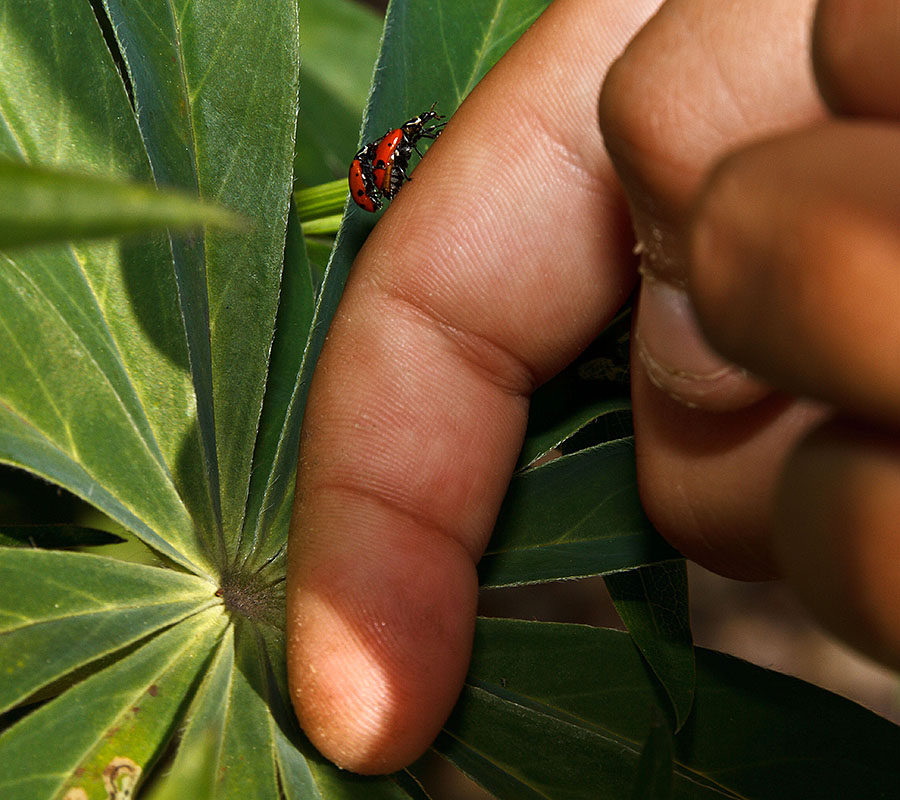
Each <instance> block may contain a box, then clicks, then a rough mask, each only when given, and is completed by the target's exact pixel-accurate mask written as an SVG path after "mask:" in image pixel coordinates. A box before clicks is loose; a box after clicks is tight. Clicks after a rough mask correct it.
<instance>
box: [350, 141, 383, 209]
mask: <svg viewBox="0 0 900 800" xmlns="http://www.w3.org/2000/svg"><path fill="white" fill-rule="evenodd" d="M376 146H377V142H369V143H368V144H367V145H366V146H365V147H363V148H362V149H361V150H360V151H359V152H358V153H357V154H356V156H354V158H353V161H352V162H351V163H350V177H349V178H348V180H349V182H350V196H351V197H352V198H353V201H354V202H355V203H356V205H358V206H359V207H360V208H362V209H365V210H366V211H378V209H379V208H381V200H379V199H378V190H377V189H376V188H375V177H374V175H373V174H372V162H373V161H374V159H375V148H376Z"/></svg>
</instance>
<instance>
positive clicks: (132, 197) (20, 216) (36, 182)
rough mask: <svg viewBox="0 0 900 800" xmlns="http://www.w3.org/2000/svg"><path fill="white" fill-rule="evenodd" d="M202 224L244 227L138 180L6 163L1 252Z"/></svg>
mask: <svg viewBox="0 0 900 800" xmlns="http://www.w3.org/2000/svg"><path fill="white" fill-rule="evenodd" d="M199 225H221V226H225V227H231V228H236V227H241V225H240V220H239V218H238V217H236V216H235V215H234V214H231V213H229V212H228V211H226V210H225V209H221V208H218V207H216V206H212V205H209V204H207V203H200V202H198V201H197V200H196V199H195V198H193V197H191V196H190V195H187V194H185V193H183V192H172V191H159V190H157V189H156V188H155V187H154V186H147V185H144V184H139V183H134V182H133V181H127V182H126V181H122V180H111V179H109V178H104V177H98V176H96V175H82V174H78V173H71V172H62V171H60V170H50V169H45V168H42V167H33V166H28V165H27V164H17V163H15V162H7V161H0V247H2V248H10V247H19V246H22V245H27V244H32V245H33V244H41V243H46V242H59V241H66V240H69V239H79V238H96V237H100V236H117V235H121V234H127V233H133V232H135V231H140V230H145V229H148V228H164V227H166V226H172V227H177V228H191V227H197V226H199Z"/></svg>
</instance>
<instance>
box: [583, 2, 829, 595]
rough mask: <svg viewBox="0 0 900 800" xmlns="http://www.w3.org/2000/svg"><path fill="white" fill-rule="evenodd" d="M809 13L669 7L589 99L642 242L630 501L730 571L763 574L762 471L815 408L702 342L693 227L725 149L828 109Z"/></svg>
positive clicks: (801, 9) (782, 6) (789, 6)
mask: <svg viewBox="0 0 900 800" xmlns="http://www.w3.org/2000/svg"><path fill="white" fill-rule="evenodd" d="M813 10H814V3H813V1H812V0H804V2H801V3H797V2H796V0H767V2H759V0H740V2H736V3H730V4H728V9H727V11H724V10H723V6H722V4H721V3H720V2H717V0H686V1H684V0H670V2H668V3H666V4H665V5H664V6H663V7H662V9H661V10H660V12H659V13H658V14H657V15H656V16H655V17H654V18H653V19H652V20H651V21H650V22H649V23H648V25H647V26H646V27H645V28H644V29H643V30H642V31H641V32H640V34H639V35H638V36H637V37H636V38H635V39H634V41H633V42H632V43H631V44H630V45H629V47H628V48H627V49H626V51H625V53H624V54H623V56H622V57H621V58H620V59H619V60H618V61H617V62H616V63H615V64H614V65H613V67H612V68H611V70H610V72H609V75H608V77H607V80H606V82H605V84H604V88H603V93H602V95H601V102H600V119H601V129H602V131H603V134H604V141H605V143H606V146H607V148H608V149H609V150H610V152H611V154H612V157H613V161H614V163H615V165H616V168H617V171H618V173H619V175H620V176H621V178H622V181H623V184H624V187H625V189H626V192H627V195H628V200H629V206H630V208H631V212H632V216H633V219H634V224H635V228H636V231H637V237H638V240H639V242H640V247H641V249H642V251H643V252H642V254H641V256H642V267H641V269H642V272H643V274H644V279H643V282H642V287H641V292H640V297H639V301H638V306H637V314H636V323H635V327H634V335H633V345H632V375H633V380H632V396H633V403H634V422H635V436H636V446H637V453H638V480H639V485H640V489H641V496H642V499H643V501H644V505H645V507H646V509H647V511H648V514H649V515H650V518H651V519H652V520H653V522H654V523H655V524H656V526H657V527H658V528H659V529H660V531H661V532H662V533H663V534H664V535H665V536H666V537H667V538H668V539H669V540H670V541H671V542H672V543H673V544H674V545H675V546H676V547H678V548H679V549H680V550H681V551H682V552H684V553H685V554H686V555H688V556H690V557H692V558H694V559H696V560H698V561H699V562H700V563H702V564H705V565H706V566H708V567H710V568H713V569H716V570H718V571H720V572H724V573H726V574H729V575H732V576H734V577H743V578H762V577H770V576H772V575H773V574H775V571H776V567H775V565H774V563H773V561H772V558H771V552H770V546H769V536H770V533H771V524H772V491H773V489H774V481H773V475H774V474H775V473H774V470H775V469H777V466H778V464H780V463H781V461H782V460H783V459H784V457H785V455H786V453H787V452H788V450H789V448H790V446H791V444H792V442H793V441H795V440H796V438H797V437H798V436H800V435H801V434H802V432H803V430H804V429H805V427H806V426H808V424H810V420H811V419H814V418H815V417H816V416H817V414H818V412H816V411H815V410H814V409H808V408H798V409H791V408H789V407H788V405H787V404H786V403H785V401H784V399H783V398H780V399H779V398H775V399H772V398H769V397H767V395H768V392H769V389H768V387H767V386H766V384H764V383H763V382H761V381H760V380H758V379H754V378H752V377H751V376H750V375H749V374H748V373H747V372H746V371H744V370H743V369H742V368H739V367H736V366H735V365H734V362H733V361H730V360H726V359H725V358H723V357H722V356H720V355H719V354H718V353H717V352H716V351H714V350H713V349H712V348H711V347H710V346H709V345H708V344H707V341H706V338H705V336H704V335H703V334H702V333H701V331H700V330H699V327H698V324H697V320H696V312H695V310H694V307H693V301H692V299H691V297H690V295H689V293H688V289H689V286H688V285H687V284H688V278H687V262H688V254H689V225H690V220H691V212H692V209H693V205H694V203H695V201H696V198H697V194H698V192H699V191H700V189H701V187H702V186H703V182H704V179H705V177H706V175H707V173H708V171H709V170H710V169H711V168H712V166H713V165H714V164H715V163H716V162H717V161H718V160H719V159H720V158H721V157H722V155H723V154H724V153H726V152H729V151H730V150H732V149H734V148H736V147H738V146H740V145H742V144H745V143H747V142H748V141H753V140H755V139H756V138H758V137H760V136H762V135H764V134H766V133H771V132H773V131H778V130H783V129H785V128H788V127H791V126H795V125H798V124H803V123H807V122H809V121H810V120H816V119H821V118H823V117H824V116H825V108H824V105H823V103H822V101H821V100H820V98H819V97H818V94H817V91H816V86H815V82H814V79H813V74H812V69H811V66H810V61H809V54H808V48H809V39H810V25H811V19H812V14H813ZM635 98H640V100H639V101H636V100H635ZM776 410H777V413H776ZM710 442H715V443H716V446H715V447H712V446H709V443H710ZM735 489H737V491H734V490H735Z"/></svg>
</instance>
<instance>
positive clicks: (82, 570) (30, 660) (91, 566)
mask: <svg viewBox="0 0 900 800" xmlns="http://www.w3.org/2000/svg"><path fill="white" fill-rule="evenodd" d="M0 586H2V587H3V599H2V602H0V664H2V665H3V672H2V674H3V680H2V681H0V712H3V711H6V710H7V709H9V708H11V707H12V706H14V705H15V704H17V703H19V702H21V701H22V700H24V699H26V698H28V697H29V695H31V694H32V693H33V692H34V691H36V690H37V689H40V688H41V687H43V686H46V685H47V684H48V683H50V682H51V681H53V680H55V679H57V678H60V677H62V676H64V675H66V674H67V673H69V672H70V671H71V670H73V669H75V668H76V667H80V666H82V665H83V664H86V663H88V662H90V661H93V660H95V659H98V658H101V657H103V656H107V655H109V654H111V653H113V652H115V651H116V650H119V649H120V648H123V647H125V646H126V645H130V644H132V643H134V642H137V641H139V640H140V639H142V638H144V637H145V636H148V635H149V634H151V633H154V632H155V631H157V630H159V629H160V628H164V627H167V626H169V625H172V624H173V623H175V622H178V621H179V620H182V619H184V618H185V617H188V616H190V615H192V614H195V613H197V611H198V610H200V609H202V608H204V607H205V606H208V605H210V603H211V601H212V600H214V598H213V592H214V590H215V587H213V586H212V585H211V584H210V583H209V582H208V581H205V580H203V579H201V578H196V577H194V576H191V575H182V574H179V573H177V572H174V571H172V570H170V569H156V568H154V567H145V566H141V565H139V564H127V563H124V562H121V561H116V560H113V559H109V558H102V557H99V556H89V555H85V554H81V553H59V552H52V551H43V550H25V549H19V548H16V549H14V550H13V549H7V548H0Z"/></svg>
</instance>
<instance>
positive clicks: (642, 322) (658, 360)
mask: <svg viewBox="0 0 900 800" xmlns="http://www.w3.org/2000/svg"><path fill="white" fill-rule="evenodd" d="M635 346H636V351H637V355H638V358H640V360H641V362H642V363H643V365H644V367H645V369H646V371H647V375H648V377H649V378H650V380H651V381H652V382H653V384H654V385H655V386H656V387H657V388H659V389H661V390H662V391H664V392H666V393H667V394H668V395H670V396H671V397H673V398H674V399H675V400H677V401H678V402H680V403H682V404H683V405H686V406H691V407H702V408H706V409H709V410H729V409H734V408H740V407H743V406H746V405H749V403H751V402H755V401H756V400H758V399H759V398H760V397H762V396H763V395H764V394H766V391H767V390H766V389H765V388H764V387H763V386H762V384H760V383H759V382H757V381H756V380H754V379H753V378H751V377H750V375H749V374H748V373H747V372H746V371H745V370H743V369H741V368H740V367H737V366H735V365H734V364H731V363H730V362H728V361H725V359H723V358H722V357H721V356H719V355H718V354H717V353H715V352H714V351H713V350H712V348H711V347H710V346H709V345H708V344H707V343H706V340H705V339H704V338H703V334H702V333H701V332H700V327H699V325H698V324H697V319H696V317H695V316H694V311H693V308H692V306H691V302H690V300H689V298H688V296H687V293H686V292H685V291H684V290H683V289H682V288H680V287H678V286H675V285H673V284H671V283H667V282H665V281H661V280H658V279H656V278H648V277H645V278H644V282H643V284H642V286H641V296H640V304H639V306H638V321H637V327H636V329H635Z"/></svg>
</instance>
